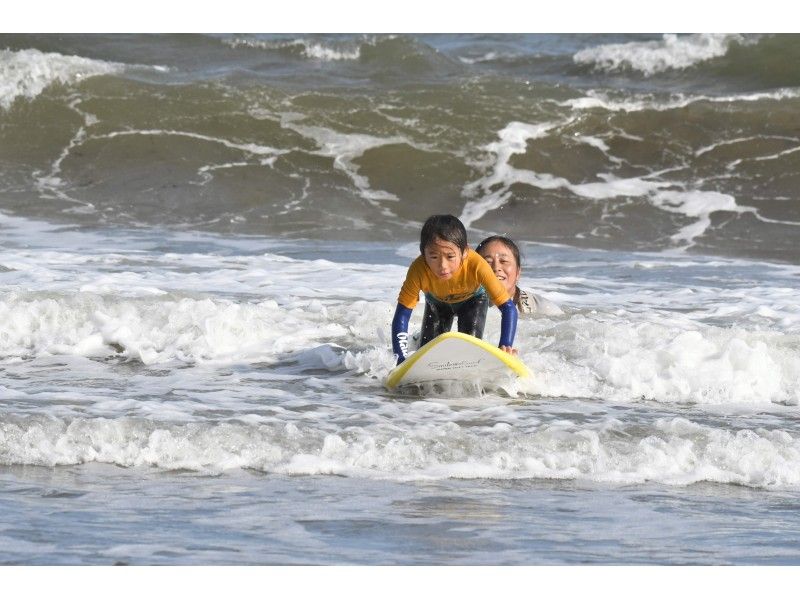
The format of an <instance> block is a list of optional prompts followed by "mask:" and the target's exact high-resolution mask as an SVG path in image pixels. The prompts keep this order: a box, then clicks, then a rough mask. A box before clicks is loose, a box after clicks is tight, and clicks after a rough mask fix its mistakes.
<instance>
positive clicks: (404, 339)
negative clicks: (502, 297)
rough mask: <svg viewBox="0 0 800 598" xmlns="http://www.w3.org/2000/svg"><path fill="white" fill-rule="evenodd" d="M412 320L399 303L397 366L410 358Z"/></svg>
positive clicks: (394, 344) (394, 328)
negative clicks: (409, 331) (409, 338)
mask: <svg viewBox="0 0 800 598" xmlns="http://www.w3.org/2000/svg"><path fill="white" fill-rule="evenodd" d="M515 309H516V308H515ZM410 318H411V310H410V309H409V308H407V307H406V306H405V305H403V304H402V303H398V304H397V309H395V310H394V318H393V319H392V351H394V356H395V358H396V359H397V365H400V364H401V363H403V362H404V361H405V360H406V357H408V320H409V319H410Z"/></svg>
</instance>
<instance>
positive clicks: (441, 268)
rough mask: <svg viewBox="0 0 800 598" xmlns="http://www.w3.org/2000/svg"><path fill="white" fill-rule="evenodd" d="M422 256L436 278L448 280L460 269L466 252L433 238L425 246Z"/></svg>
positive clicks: (449, 243) (452, 244)
mask: <svg viewBox="0 0 800 598" xmlns="http://www.w3.org/2000/svg"><path fill="white" fill-rule="evenodd" d="M423 256H424V257H425V263H426V264H428V268H430V269H431V272H433V274H434V276H436V278H439V279H440V280H449V279H451V278H452V277H453V274H455V273H456V272H458V269H459V268H461V263H462V262H463V261H464V258H466V256H467V252H466V251H461V250H460V249H459V248H458V245H456V244H455V243H451V242H450V241H445V240H443V239H440V238H439V237H434V238H433V241H432V242H430V243H428V244H427V245H426V246H425V252H424V253H423Z"/></svg>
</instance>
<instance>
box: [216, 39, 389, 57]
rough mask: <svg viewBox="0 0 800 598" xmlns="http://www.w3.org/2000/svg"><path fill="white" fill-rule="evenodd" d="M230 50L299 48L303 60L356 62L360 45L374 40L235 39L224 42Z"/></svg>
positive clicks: (359, 55) (359, 52) (359, 53)
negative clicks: (342, 41) (340, 41)
mask: <svg viewBox="0 0 800 598" xmlns="http://www.w3.org/2000/svg"><path fill="white" fill-rule="evenodd" d="M225 43H226V44H227V45H228V46H230V47H232V48H241V47H246V48H259V49H262V50H283V49H292V48H297V47H299V48H300V49H301V52H302V54H303V56H304V57H305V58H308V59H312V60H322V61H325V62H333V61H341V60H358V59H359V58H361V43H366V44H371V43H374V40H371V39H369V38H364V39H363V40H361V41H360V42H347V43H333V42H323V41H319V40H309V39H305V38H297V39H293V40H259V39H246V38H235V39H231V40H225Z"/></svg>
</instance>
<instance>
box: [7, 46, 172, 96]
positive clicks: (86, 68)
mask: <svg viewBox="0 0 800 598" xmlns="http://www.w3.org/2000/svg"><path fill="white" fill-rule="evenodd" d="M129 68H146V69H152V70H155V71H159V72H163V71H165V70H167V69H166V67H163V66H144V65H127V64H121V63H118V62H109V61H104V60H93V59H91V58H83V57H81V56H65V55H63V54H59V53H57V52H41V51H39V50H35V49H28V50H19V51H16V52H15V51H11V50H0V106H2V108H3V109H5V110H8V109H9V108H10V107H11V105H12V104H13V103H14V102H15V101H16V100H17V99H18V98H27V99H29V100H31V99H34V98H36V97H37V96H39V95H40V94H41V93H42V92H43V91H44V90H45V89H47V88H48V87H49V86H51V85H53V84H56V83H60V84H62V85H74V84H76V83H79V82H81V81H83V80H85V79H88V78H90V77H98V76H101V75H117V74H119V73H122V72H124V71H125V70H126V69H129Z"/></svg>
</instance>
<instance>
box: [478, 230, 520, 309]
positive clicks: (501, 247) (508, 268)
mask: <svg viewBox="0 0 800 598" xmlns="http://www.w3.org/2000/svg"><path fill="white" fill-rule="evenodd" d="M479 253H480V256H481V257H482V258H483V259H485V260H486V261H487V262H488V263H489V265H490V266H491V267H492V271H493V272H494V275H495V276H497V280H499V281H500V282H501V283H502V284H503V286H504V287H505V288H506V292H508V294H509V295H510V296H511V297H513V296H514V293H515V292H516V290H517V281H519V275H520V273H521V272H522V269H521V268H520V267H519V264H518V263H517V260H516V258H515V257H514V254H513V252H512V251H511V249H510V248H509V247H508V246H507V245H506V244H505V243H503V242H502V241H492V242H491V243H487V244H486V245H485V246H484V247H481V248H480V251H479Z"/></svg>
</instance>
